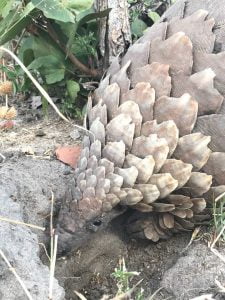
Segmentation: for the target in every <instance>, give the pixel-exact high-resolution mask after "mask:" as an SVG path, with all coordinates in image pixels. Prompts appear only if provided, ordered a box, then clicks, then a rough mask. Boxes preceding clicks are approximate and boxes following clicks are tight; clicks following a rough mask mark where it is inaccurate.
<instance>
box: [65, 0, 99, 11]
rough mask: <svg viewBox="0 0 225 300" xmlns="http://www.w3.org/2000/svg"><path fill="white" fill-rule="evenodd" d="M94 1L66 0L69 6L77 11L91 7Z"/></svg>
mask: <svg viewBox="0 0 225 300" xmlns="http://www.w3.org/2000/svg"><path fill="white" fill-rule="evenodd" d="M93 2H94V1H93V0H64V4H65V5H66V7H67V8H72V9H75V10H76V11H77V12H80V11H83V10H86V9H89V8H90V7H91V6H92V4H93Z"/></svg>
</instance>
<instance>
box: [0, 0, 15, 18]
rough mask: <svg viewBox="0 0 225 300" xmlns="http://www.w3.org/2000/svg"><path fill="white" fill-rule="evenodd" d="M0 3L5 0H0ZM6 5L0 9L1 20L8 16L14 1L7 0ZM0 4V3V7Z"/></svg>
mask: <svg viewBox="0 0 225 300" xmlns="http://www.w3.org/2000/svg"><path fill="white" fill-rule="evenodd" d="M1 1H3V2H4V1H5V0H1ZM6 2H7V3H6V5H5V7H3V9H1V8H0V15H2V17H3V18H5V17H6V16H8V14H9V12H10V10H11V9H12V8H13V5H14V4H15V1H14V0H8V1H6ZM1 4H2V3H0V6H1Z"/></svg>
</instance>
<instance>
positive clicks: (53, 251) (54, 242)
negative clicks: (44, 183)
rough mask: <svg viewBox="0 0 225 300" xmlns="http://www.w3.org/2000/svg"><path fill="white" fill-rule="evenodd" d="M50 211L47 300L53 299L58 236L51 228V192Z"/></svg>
mask: <svg viewBox="0 0 225 300" xmlns="http://www.w3.org/2000/svg"><path fill="white" fill-rule="evenodd" d="M51 194H52V197H51V211H50V236H51V253H50V277H49V296H48V298H49V300H52V299H53V298H52V297H53V283H54V274H55V263H56V255H57V243H58V235H55V232H54V228H53V208H54V194H53V192H52V191H51Z"/></svg>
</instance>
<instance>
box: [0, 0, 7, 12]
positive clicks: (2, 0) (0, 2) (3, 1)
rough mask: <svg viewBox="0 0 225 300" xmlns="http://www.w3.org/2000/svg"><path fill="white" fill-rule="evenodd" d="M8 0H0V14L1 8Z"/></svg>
mask: <svg viewBox="0 0 225 300" xmlns="http://www.w3.org/2000/svg"><path fill="white" fill-rule="evenodd" d="M7 2H8V0H1V1H0V15H2V11H3V9H4V8H5V7H6V5H7Z"/></svg>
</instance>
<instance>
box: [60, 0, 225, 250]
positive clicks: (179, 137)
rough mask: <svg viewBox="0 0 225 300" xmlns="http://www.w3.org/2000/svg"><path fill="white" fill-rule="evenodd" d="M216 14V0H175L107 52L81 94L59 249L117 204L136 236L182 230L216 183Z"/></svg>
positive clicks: (223, 132)
mask: <svg viewBox="0 0 225 300" xmlns="http://www.w3.org/2000/svg"><path fill="white" fill-rule="evenodd" d="M224 16H225V0H189V1H184V0H180V1H179V0H178V1H177V2H176V3H175V4H174V5H173V6H172V7H171V8H170V9H169V10H168V11H167V12H166V13H165V14H164V15H163V16H162V18H161V20H160V21H159V22H158V23H155V24H154V25H153V26H152V27H151V28H149V29H148V30H147V31H146V32H145V34H144V35H143V37H141V38H140V39H139V40H138V41H137V42H136V43H135V44H134V45H133V46H131V47H130V48H129V49H128V51H127V53H126V54H125V56H124V57H122V58H119V57H116V58H115V59H114V60H113V62H112V64H111V66H110V67H109V69H108V71H107V74H106V76H105V77H104V78H103V79H102V80H101V82H100V85H99V87H98V88H97V89H96V90H95V92H94V93H93V95H92V96H91V97H90V98H89V100H88V104H87V115H86V118H85V122H84V123H85V126H86V128H87V129H88V130H89V131H90V134H89V135H88V136H85V137H84V139H83V150H82V152H81V155H80V159H79V162H78V164H77V168H76V170H75V184H76V188H75V190H74V195H73V201H70V202H69V203H64V204H63V206H62V208H61V210H60V213H59V219H58V227H57V232H58V234H59V252H60V253H63V252H64V253H65V252H67V251H70V250H71V249H73V248H76V247H78V246H80V244H81V243H82V242H83V241H84V240H86V239H87V237H88V236H89V235H90V232H91V231H95V230H97V228H101V227H104V226H106V225H107V223H108V222H109V221H110V220H111V219H112V218H114V217H115V216H116V215H118V213H121V211H123V208H126V209H127V208H130V210H131V211H132V213H131V215H130V217H129V218H128V219H127V220H126V227H127V230H128V232H129V234H131V235H132V236H135V237H138V238H147V239H149V240H152V241H154V242H156V241H158V240H159V239H166V238H168V237H170V236H171V234H173V233H177V232H179V231H186V230H190V229H192V228H193V227H194V224H195V223H196V222H198V221H200V220H202V219H203V218H204V214H202V212H203V211H204V209H205V207H206V200H205V199H207V196H208V195H209V194H210V195H212V194H213V195H215V196H216V195H217V194H218V193H221V192H223V191H225V115H224V113H225V103H224V96H225V17H224ZM121 208H122V209H121ZM126 216H127V214H126Z"/></svg>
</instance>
